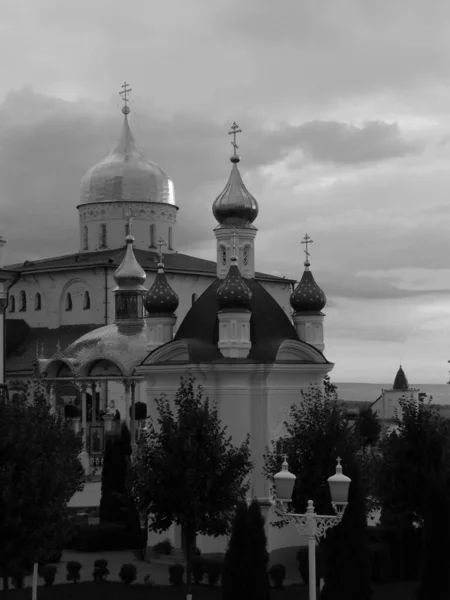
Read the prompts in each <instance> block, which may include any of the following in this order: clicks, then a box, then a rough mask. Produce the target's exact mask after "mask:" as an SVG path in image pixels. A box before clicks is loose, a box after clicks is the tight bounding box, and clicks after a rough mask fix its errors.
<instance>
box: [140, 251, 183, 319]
mask: <svg viewBox="0 0 450 600" xmlns="http://www.w3.org/2000/svg"><path fill="white" fill-rule="evenodd" d="M178 303H179V301H178V294H177V293H176V292H174V290H173V289H172V288H171V287H170V285H169V282H168V281H167V278H166V274H165V273H164V265H163V263H162V262H159V263H158V272H157V274H156V277H155V281H154V282H153V285H152V287H151V288H150V289H149V290H148V292H147V293H146V295H145V298H144V307H145V310H146V311H147V312H148V313H149V314H161V313H162V314H167V315H168V314H172V313H174V312H175V311H176V310H177V308H178Z"/></svg>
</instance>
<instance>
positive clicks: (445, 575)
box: [417, 469, 450, 600]
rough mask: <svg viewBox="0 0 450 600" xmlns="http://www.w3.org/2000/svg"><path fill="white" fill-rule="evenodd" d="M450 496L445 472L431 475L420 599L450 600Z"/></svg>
mask: <svg viewBox="0 0 450 600" xmlns="http://www.w3.org/2000/svg"><path fill="white" fill-rule="evenodd" d="M449 502H450V497H449V489H448V485H446V484H445V481H444V478H443V477H442V474H441V473H438V472H436V471H435V470H434V469H433V471H432V473H431V474H430V480H429V483H428V490H427V496H426V504H425V524H424V549H423V550H424V551H423V553H422V556H423V564H422V573H421V581H420V586H419V589H418V595H417V598H418V600H429V599H430V598H432V599H433V600H441V599H442V600H444V599H445V600H447V599H448V598H450V506H449Z"/></svg>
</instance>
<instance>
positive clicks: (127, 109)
mask: <svg viewBox="0 0 450 600" xmlns="http://www.w3.org/2000/svg"><path fill="white" fill-rule="evenodd" d="M128 86H129V84H128V83H127V82H126V81H125V82H124V84H123V85H122V86H121V87H122V88H123V91H121V92H119V95H120V96H122V100H123V102H124V105H123V106H122V112H123V114H124V115H128V114H130V107H129V106H128V105H127V103H128V102H129V100H128V94H129V93H130V92H131V91H132V89H131V88H130V87H128Z"/></svg>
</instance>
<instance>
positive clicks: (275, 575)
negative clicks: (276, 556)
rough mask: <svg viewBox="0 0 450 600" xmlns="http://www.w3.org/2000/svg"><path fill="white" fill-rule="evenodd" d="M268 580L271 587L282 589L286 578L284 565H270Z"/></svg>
mask: <svg viewBox="0 0 450 600" xmlns="http://www.w3.org/2000/svg"><path fill="white" fill-rule="evenodd" d="M269 575H270V579H271V580H272V585H273V587H276V588H282V587H283V582H284V580H285V578H286V567H285V566H284V565H280V564H277V565H272V566H271V567H270V569H269Z"/></svg>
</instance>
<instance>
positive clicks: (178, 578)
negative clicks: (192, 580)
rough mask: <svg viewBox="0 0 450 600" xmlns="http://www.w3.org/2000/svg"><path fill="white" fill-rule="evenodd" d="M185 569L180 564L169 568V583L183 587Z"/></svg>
mask: <svg viewBox="0 0 450 600" xmlns="http://www.w3.org/2000/svg"><path fill="white" fill-rule="evenodd" d="M183 575H184V567H183V565H180V564H179V563H176V564H175V565H170V566H169V583H170V584H171V585H183Z"/></svg>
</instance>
